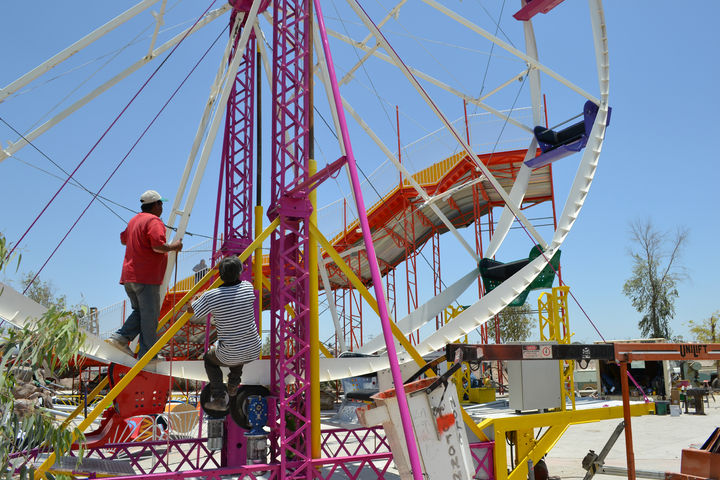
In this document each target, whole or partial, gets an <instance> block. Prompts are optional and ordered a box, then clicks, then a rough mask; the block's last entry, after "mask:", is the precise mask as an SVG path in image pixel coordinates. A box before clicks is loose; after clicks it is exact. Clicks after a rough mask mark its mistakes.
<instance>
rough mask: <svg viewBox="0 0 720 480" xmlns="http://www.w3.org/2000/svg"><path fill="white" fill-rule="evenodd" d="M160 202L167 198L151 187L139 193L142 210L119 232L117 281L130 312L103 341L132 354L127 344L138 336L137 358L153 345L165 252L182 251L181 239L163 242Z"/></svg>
mask: <svg viewBox="0 0 720 480" xmlns="http://www.w3.org/2000/svg"><path fill="white" fill-rule="evenodd" d="M163 201H167V199H165V198H162V196H161V195H160V194H159V193H158V192H156V191H155V190H148V191H147V192H145V193H143V194H142V196H140V204H141V209H142V212H140V213H138V214H137V215H135V216H134V217H133V218H132V219H131V220H130V222H128V226H127V228H126V229H125V230H124V231H123V232H122V233H121V234H120V243H122V244H123V245H125V260H124V261H123V268H122V275H121V276H120V283H121V284H122V285H124V286H125V292H126V293H127V296H128V298H130V305H131V306H132V313H131V314H130V316H128V318H127V319H126V320H125V323H124V324H123V326H122V327H121V328H120V330H118V331H117V332H115V333H114V334H113V335H112V336H111V337H110V338H109V339H108V340H107V342H108V343H109V344H111V345H113V346H115V347H117V348H119V349H121V350H123V351H124V352H125V353H128V354H130V355H132V354H133V353H132V351H131V350H130V348H129V347H128V344H129V343H130V342H131V341H132V340H133V339H134V338H135V337H136V336H138V334H139V335H140V339H139V341H138V345H139V347H140V349H139V351H138V358H141V357H142V356H143V355H145V354H146V353H147V351H148V350H149V349H150V347H152V346H153V345H154V344H155V340H156V338H157V335H156V332H157V326H158V316H159V314H160V305H161V302H162V298H161V296H160V284H161V283H162V281H163V277H164V276H165V268H166V266H167V254H168V252H178V251H180V250H182V246H183V245H182V241H181V240H177V241H175V242H172V243H167V240H166V239H165V224H164V223H163V221H162V220H160V216H161V215H162V212H163Z"/></svg>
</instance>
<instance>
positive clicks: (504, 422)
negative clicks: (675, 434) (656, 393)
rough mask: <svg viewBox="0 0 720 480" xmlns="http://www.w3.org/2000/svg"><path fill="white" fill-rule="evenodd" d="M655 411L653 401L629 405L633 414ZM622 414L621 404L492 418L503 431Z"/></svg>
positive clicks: (589, 420) (594, 419)
mask: <svg viewBox="0 0 720 480" xmlns="http://www.w3.org/2000/svg"><path fill="white" fill-rule="evenodd" d="M654 411H655V408H654V404H653V403H636V404H632V405H630V412H631V414H632V415H633V416H636V417H637V416H640V415H647V414H649V413H652V412H654ZM622 416H623V410H622V405H619V406H615V407H602V408H588V409H583V410H568V411H565V412H562V411H557V412H549V413H535V414H528V415H519V416H512V417H504V418H495V419H492V423H493V424H494V425H495V428H501V429H503V430H505V431H510V430H518V429H523V428H539V427H548V426H551V425H562V424H565V423H568V424H570V425H572V424H576V423H588V422H597V421H600V420H609V419H613V418H620V417H622Z"/></svg>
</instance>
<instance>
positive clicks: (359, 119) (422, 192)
mask: <svg viewBox="0 0 720 480" xmlns="http://www.w3.org/2000/svg"><path fill="white" fill-rule="evenodd" d="M342 102H343V107H344V108H345V110H347V112H348V113H349V114H350V115H351V116H352V117H353V118H354V119H355V121H356V122H357V123H358V125H360V127H361V128H362V129H363V130H364V131H365V133H367V134H368V136H369V137H370V138H371V139H372V140H373V141H374V142H375V144H376V145H377V146H378V147H380V149H381V150H382V151H383V153H384V154H385V156H386V157H387V158H388V160H390V161H391V162H392V163H393V165H395V168H397V169H398V171H400V172H402V174H403V175H404V176H405V180H407V181H408V182H409V183H410V185H412V187H413V188H414V189H415V191H416V192H417V194H418V195H420V196H421V197H422V198H423V200H425V202H426V203H428V204H429V206H430V209H432V211H433V212H434V213H435V215H437V216H438V218H439V219H440V221H442V222H443V224H444V225H445V226H446V227H447V228H448V230H449V231H450V232H451V233H452V234H453V236H454V237H455V238H456V239H457V240H458V241H459V242H460V245H462V246H463V247H464V248H465V250H466V251H467V252H468V253H469V254H470V256H471V257H472V258H473V259H474V260H475V261H478V260H479V259H478V256H477V254H476V253H475V249H473V248H472V247H470V245H468V243H467V242H466V241H465V239H464V238H463V237H462V235H460V232H458V231H457V229H456V228H455V225H453V224H452V222H451V221H450V220H449V219H448V218H447V217H446V216H445V214H444V213H442V211H441V210H440V209H439V208H438V206H437V205H435V204H434V203H432V202H431V198H430V196H429V195H428V194H427V192H426V191H425V189H424V188H422V186H420V184H419V183H417V181H416V180H415V178H413V175H412V173H410V172H409V171H408V169H407V168H405V165H403V164H402V163H400V162H399V161H398V159H397V157H395V154H394V153H393V152H391V151H390V149H389V148H388V147H387V146H386V145H385V144H384V143H383V141H382V140H380V138H379V137H378V136H377V135H376V134H375V132H374V131H373V130H372V129H371V128H370V126H369V125H368V124H367V123H365V121H364V120H363V119H362V117H360V115H358V114H357V112H356V111H355V109H353V108H352V106H351V105H350V103H348V102H347V100H345V99H344V98H343V99H342Z"/></svg>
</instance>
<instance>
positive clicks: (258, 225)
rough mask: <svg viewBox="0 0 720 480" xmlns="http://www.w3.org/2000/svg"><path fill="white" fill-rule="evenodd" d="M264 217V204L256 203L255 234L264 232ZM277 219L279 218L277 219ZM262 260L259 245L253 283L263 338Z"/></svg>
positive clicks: (259, 328)
mask: <svg viewBox="0 0 720 480" xmlns="http://www.w3.org/2000/svg"><path fill="white" fill-rule="evenodd" d="M262 217H263V207H262V205H256V206H255V235H261V234H262V223H263V219H262ZM277 220H279V219H277ZM262 261H263V254H262V245H259V246H258V248H256V249H255V258H254V260H253V283H254V287H255V290H256V291H257V292H258V319H257V326H258V333H259V334H260V337H261V338H262V311H263V303H262V302H263V296H262V293H263V289H262V285H263V284H262V279H263V271H262Z"/></svg>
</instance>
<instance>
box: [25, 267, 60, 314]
mask: <svg viewBox="0 0 720 480" xmlns="http://www.w3.org/2000/svg"><path fill="white" fill-rule="evenodd" d="M35 277H36V275H35V273H34V272H28V273H26V274H25V275H23V277H22V280H21V283H22V286H23V289H27V291H26V292H25V295H26V296H27V297H28V298H31V299H32V300H35V301H36V302H37V303H39V304H40V305H42V306H43V307H46V308H50V307H52V306H55V307H57V308H58V309H60V310H65V309H67V297H66V296H65V295H57V294H56V293H55V286H54V285H53V284H52V282H50V281H47V282H44V281H42V280H40V277H37V278H35ZM33 280H34V281H33ZM30 282H32V284H31V283H30ZM28 285H30V287H29V288H28Z"/></svg>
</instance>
